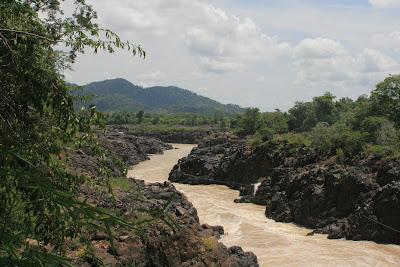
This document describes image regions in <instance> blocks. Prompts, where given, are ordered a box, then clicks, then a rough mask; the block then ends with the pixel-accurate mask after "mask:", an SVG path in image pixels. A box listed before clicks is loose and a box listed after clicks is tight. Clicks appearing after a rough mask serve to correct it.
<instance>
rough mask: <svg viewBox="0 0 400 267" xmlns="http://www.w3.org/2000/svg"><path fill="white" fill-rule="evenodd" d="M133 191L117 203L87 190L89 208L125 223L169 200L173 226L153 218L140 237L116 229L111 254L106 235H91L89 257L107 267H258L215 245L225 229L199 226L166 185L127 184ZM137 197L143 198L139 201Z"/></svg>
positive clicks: (251, 258)
mask: <svg viewBox="0 0 400 267" xmlns="http://www.w3.org/2000/svg"><path fill="white" fill-rule="evenodd" d="M129 182H130V183H131V185H132V188H134V190H132V191H128V192H126V191H121V190H117V192H116V193H117V194H116V195H117V196H118V199H117V201H111V200H109V199H108V198H107V197H105V196H104V195H101V194H99V193H97V192H95V191H93V190H90V189H86V190H87V191H85V195H86V196H89V203H91V204H94V205H97V206H100V207H105V208H109V209H113V210H118V211H119V212H120V213H121V214H123V215H124V217H125V218H126V219H128V220H132V219H133V220H134V221H135V219H136V221H137V218H141V217H144V216H147V217H146V218H149V217H148V216H149V215H148V214H147V213H146V212H142V211H143V210H148V211H153V212H155V211H161V210H163V209H165V207H167V203H168V202H169V201H170V199H171V198H172V197H174V198H173V199H174V200H173V201H172V202H171V204H170V205H168V208H167V210H166V212H165V213H166V215H167V216H169V217H170V218H172V222H173V224H174V225H173V226H168V225H167V224H165V223H164V222H163V221H162V220H160V219H157V218H154V220H153V221H151V222H149V223H148V224H147V225H144V226H142V230H141V231H139V232H132V231H127V230H117V233H116V238H115V240H114V246H115V251H111V249H110V248H111V247H110V246H111V244H110V242H109V241H108V237H107V235H104V234H99V233H95V234H93V235H92V236H91V240H92V241H91V244H92V246H93V247H94V248H96V249H95V251H94V255H93V257H96V258H97V259H98V260H100V261H101V262H102V263H103V264H109V265H111V266H132V265H133V266H177V267H178V266H188V267H189V266H204V267H208V266H227V267H228V266H237V267H241V266H243V267H246V266H247V267H257V266H258V263H257V258H256V256H255V255H254V254H253V253H251V252H244V251H243V250H242V249H241V248H240V247H231V248H229V249H228V248H226V247H225V246H224V245H223V244H222V243H220V242H218V240H217V239H218V237H219V235H220V234H221V233H223V228H222V227H220V226H219V227H218V226H215V227H213V226H209V225H200V223H199V218H198V217H197V211H196V209H195V208H194V207H193V206H192V204H191V203H190V202H189V201H188V200H187V198H186V197H185V196H184V195H183V194H181V193H180V192H178V191H177V190H176V189H175V187H174V186H173V185H172V184H171V183H168V182H165V183H154V184H150V185H145V184H144V182H143V181H139V180H133V179H132V180H129ZM138 195H140V196H141V197H140V198H138ZM166 215H164V216H166ZM70 254H71V255H72V256H73V257H74V255H75V258H76V262H77V263H78V264H81V265H84V264H86V263H87V260H88V259H87V258H85V257H78V258H77V257H76V255H77V251H76V250H75V251H71V252H70Z"/></svg>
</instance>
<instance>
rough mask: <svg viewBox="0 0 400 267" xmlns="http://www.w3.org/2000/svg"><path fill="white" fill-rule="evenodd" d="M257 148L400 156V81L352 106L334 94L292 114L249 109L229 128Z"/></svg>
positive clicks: (391, 81)
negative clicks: (269, 145) (281, 145)
mask: <svg viewBox="0 0 400 267" xmlns="http://www.w3.org/2000/svg"><path fill="white" fill-rule="evenodd" d="M230 125H231V127H232V128H233V129H234V130H235V131H236V132H237V133H238V134H239V135H242V136H251V137H250V138H249V140H250V143H251V144H252V145H255V146H257V145H260V144H263V143H265V142H269V141H273V140H276V141H287V142H289V143H292V144H295V145H297V146H306V147H312V148H316V149H318V150H319V151H321V152H324V153H325V152H327V153H336V154H337V155H338V156H339V157H343V156H355V155H360V154H363V155H364V156H374V157H389V158H398V157H399V156H400V133H399V127H400V75H393V76H389V77H387V78H386V79H385V80H384V81H382V82H380V83H379V84H378V85H377V86H376V88H375V90H373V91H372V92H371V94H370V96H367V95H362V96H360V97H359V98H358V99H357V100H355V101H353V100H352V99H349V98H341V99H336V97H335V96H333V95H332V94H331V93H325V94H324V95H322V96H318V97H314V98H313V100H312V101H309V102H297V103H296V104H295V105H294V106H293V107H292V108H291V109H289V111H288V112H281V111H275V112H267V113H261V112H260V111H259V110H258V109H257V108H251V109H247V110H246V112H245V113H244V114H243V115H240V116H237V117H236V118H234V119H233V120H232V121H231V122H230Z"/></svg>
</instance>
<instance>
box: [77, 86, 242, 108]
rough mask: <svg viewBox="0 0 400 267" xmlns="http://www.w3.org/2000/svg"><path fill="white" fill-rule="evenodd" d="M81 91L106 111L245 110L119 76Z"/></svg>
mask: <svg viewBox="0 0 400 267" xmlns="http://www.w3.org/2000/svg"><path fill="white" fill-rule="evenodd" d="M82 92H83V94H85V95H90V96H91V97H90V100H89V103H88V104H94V105H96V106H97V108H98V109H99V110H100V111H105V112H114V111H132V112H137V111H139V110H143V111H146V112H166V113H182V112H185V113H196V114H213V113H215V112H223V113H226V114H234V113H239V112H242V111H243V109H242V108H241V107H239V106H238V105H232V104H228V105H224V104H221V103H219V102H217V101H215V100H212V99H210V98H207V97H204V96H200V95H198V94H196V93H193V92H191V91H189V90H186V89H182V88H179V87H175V86H168V87H164V86H154V87H150V88H143V87H140V86H137V85H134V84H132V83H130V82H129V81H127V80H124V79H120V78H118V79H112V80H105V81H99V82H93V83H90V84H87V85H84V86H83V87H82Z"/></svg>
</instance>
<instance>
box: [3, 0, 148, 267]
mask: <svg viewBox="0 0 400 267" xmlns="http://www.w3.org/2000/svg"><path fill="white" fill-rule="evenodd" d="M67 2H68V3H70V4H71V5H74V9H73V10H74V11H73V13H72V14H70V16H68V15H67V14H63V10H62V9H61V1H59V0H50V1H49V0H3V1H1V3H0V89H1V94H0V162H1V166H0V177H1V178H0V203H1V205H0V266H25V265H28V264H35V263H36V264H40V265H42V266H43V265H49V266H57V265H58V264H61V263H63V262H64V259H63V258H62V254H63V244H64V242H65V240H66V239H67V238H74V237H76V236H78V235H79V233H80V231H81V230H82V229H83V228H84V227H89V226H90V225H92V226H94V225H97V226H98V227H103V226H104V227H106V226H107V224H108V223H109V222H110V221H112V220H113V219H112V218H114V217H113V216H112V215H110V214H107V213H104V212H103V211H100V210H98V209H96V208H93V207H90V206H88V205H85V204H84V203H82V202H80V201H78V198H77V196H78V188H79V186H80V185H81V184H82V183H83V182H84V180H83V178H82V177H77V176H75V175H72V174H70V173H68V172H67V171H66V169H65V166H63V162H62V161H61V160H60V157H61V155H62V152H63V149H64V148H65V147H66V146H73V145H78V144H80V143H82V142H83V140H85V139H87V137H88V133H89V130H90V125H91V124H92V123H93V122H94V121H96V120H97V119H98V114H97V113H96V112H95V110H94V109H90V110H86V111H83V112H82V113H79V114H77V113H75V112H74V109H73V97H72V96H71V94H70V91H69V88H68V86H67V85H66V83H65V81H64V78H63V75H62V72H63V70H64V68H65V67H66V66H67V65H68V64H70V63H71V62H73V61H74V59H75V58H76V56H77V55H78V54H79V53H80V52H83V51H84V49H86V48H92V49H93V51H94V52H97V51H98V50H99V49H102V50H106V51H109V52H113V51H114V50H115V49H117V48H125V49H128V50H130V51H132V53H133V54H140V55H144V52H143V50H142V49H141V47H140V46H135V45H133V44H131V43H129V42H122V41H121V40H120V38H119V37H118V36H117V35H116V34H115V33H113V32H111V31H109V30H106V29H102V28H100V27H99V25H97V24H96V22H95V19H96V17H97V15H96V12H95V11H94V10H93V9H92V7H91V6H90V5H88V4H87V3H86V2H85V0H76V1H67ZM61 44H62V45H63V46H64V47H67V48H68V51H67V54H65V53H61V52H59V51H57V50H55V49H54V47H55V46H56V45H61ZM29 240H34V241H35V242H36V243H37V244H39V246H31V245H30V242H29ZM44 245H51V247H53V249H52V251H51V252H48V251H47V252H46V251H44V250H42V249H41V247H42V246H44Z"/></svg>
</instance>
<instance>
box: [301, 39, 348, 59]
mask: <svg viewBox="0 0 400 267" xmlns="http://www.w3.org/2000/svg"><path fill="white" fill-rule="evenodd" d="M294 52H295V54H296V56H297V57H300V58H308V59H315V58H321V59H323V58H332V57H340V56H343V55H345V54H346V51H345V48H344V47H343V45H342V44H341V43H339V42H338V41H334V40H330V39H327V38H315V39H309V38H308V39H304V40H302V41H301V42H300V43H299V44H298V45H297V46H296V47H295V50H294Z"/></svg>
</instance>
